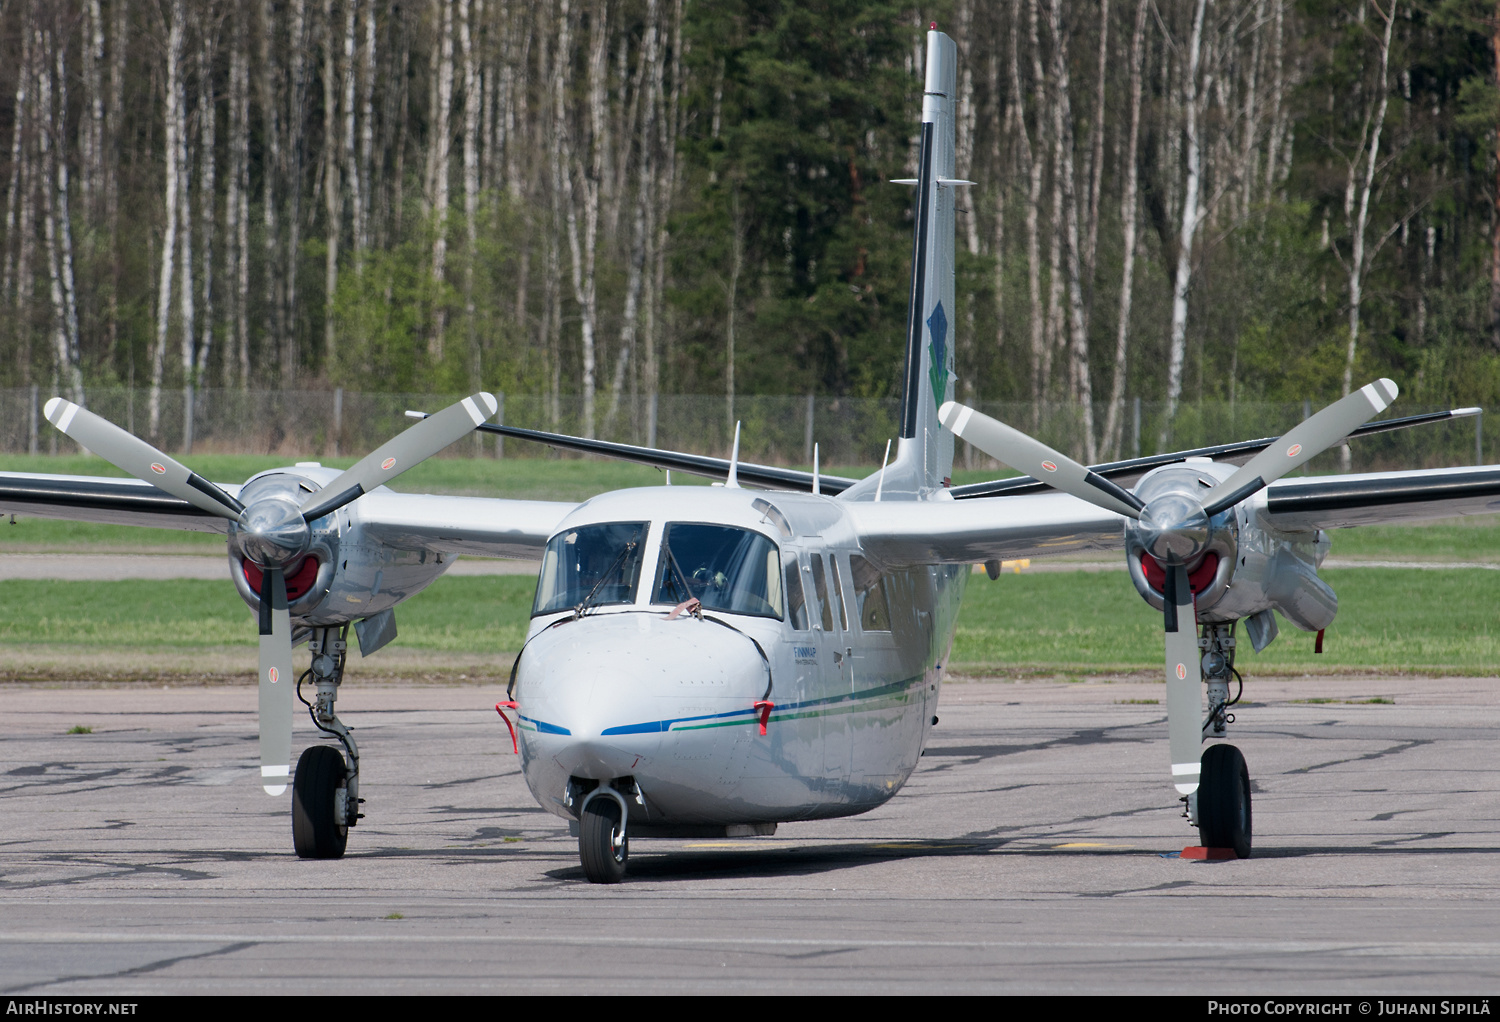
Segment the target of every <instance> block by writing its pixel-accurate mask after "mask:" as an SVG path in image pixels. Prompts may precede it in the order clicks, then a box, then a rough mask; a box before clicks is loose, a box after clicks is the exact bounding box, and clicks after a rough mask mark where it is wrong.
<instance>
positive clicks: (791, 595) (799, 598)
mask: <svg viewBox="0 0 1500 1022" xmlns="http://www.w3.org/2000/svg"><path fill="white" fill-rule="evenodd" d="M786 615H787V619H788V620H789V621H791V623H792V627H793V628H795V629H796V630H797V631H799V632H805V631H807V600H806V599H805V598H804V597H803V595H802V577H801V574H800V571H799V569H798V567H797V557H796V555H795V554H787V557H786Z"/></svg>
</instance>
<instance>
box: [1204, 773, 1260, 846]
mask: <svg viewBox="0 0 1500 1022" xmlns="http://www.w3.org/2000/svg"><path fill="white" fill-rule="evenodd" d="M1200 768H1201V770H1202V773H1201V776H1200V778H1199V783H1198V838H1199V840H1201V841H1202V842H1203V845H1204V847H1206V848H1233V849H1234V854H1235V855H1236V856H1237V857H1239V858H1241V859H1248V858H1250V771H1249V769H1248V768H1247V767H1246V766H1245V757H1244V756H1242V755H1241V754H1240V750H1239V749H1236V748H1235V747H1234V746H1233V745H1210V746H1209V747H1208V748H1207V749H1204V750H1203V760H1202V762H1201V763H1200Z"/></svg>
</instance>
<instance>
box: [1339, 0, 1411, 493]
mask: <svg viewBox="0 0 1500 1022" xmlns="http://www.w3.org/2000/svg"><path fill="white" fill-rule="evenodd" d="M1371 6H1372V7H1374V9H1375V11H1376V13H1377V14H1379V16H1380V17H1382V18H1384V19H1385V34H1384V36H1383V37H1382V38H1381V42H1380V75H1379V79H1378V85H1377V89H1378V92H1377V93H1376V95H1377V96H1378V99H1377V100H1376V110H1375V116H1374V118H1373V120H1372V122H1371V131H1370V143H1369V149H1368V152H1367V153H1366V152H1363V151H1362V152H1361V153H1360V154H1359V155H1360V156H1363V157H1365V159H1364V171H1365V173H1364V180H1363V181H1362V182H1361V183H1360V188H1359V212H1358V213H1357V214H1356V215H1355V217H1354V220H1353V222H1352V223H1351V224H1350V225H1349V228H1350V230H1349V233H1350V241H1351V244H1352V251H1351V252H1350V253H1349V263H1348V270H1349V346H1348V349H1347V351H1346V352H1345V356H1344V391H1343V392H1344V395H1345V396H1346V397H1347V396H1348V395H1349V392H1350V390H1351V389H1352V387H1353V383H1354V356H1355V354H1356V353H1357V349H1358V346H1359V325H1360V324H1359V314H1360V302H1361V300H1362V299H1363V296H1364V275H1365V272H1366V270H1368V269H1369V266H1368V263H1369V261H1370V260H1372V259H1373V257H1374V253H1373V252H1369V253H1367V251H1366V243H1365V229H1366V228H1367V227H1368V226H1369V223H1370V195H1371V193H1372V192H1373V191H1374V190H1375V166H1376V164H1377V163H1379V161H1380V134H1381V131H1382V129H1383V128H1384V127H1385V111H1386V105H1387V102H1388V101H1389V99H1390V95H1389V93H1390V88H1389V84H1388V74H1389V70H1390V62H1391V33H1392V30H1393V29H1394V28H1395V26H1396V7H1397V4H1396V3H1395V2H1394V0H1393V2H1392V3H1391V9H1390V12H1389V13H1388V14H1382V13H1380V8H1379V7H1375V5H1373V4H1372V5H1371ZM1361 148H1362V149H1363V147H1361ZM1358 166H1359V159H1358V158H1356V160H1355V163H1354V164H1353V166H1351V167H1350V180H1351V181H1353V179H1354V173H1355V168H1357V167H1358ZM1349 462H1350V457H1349V446H1348V445H1347V444H1345V445H1344V446H1343V447H1342V448H1340V449H1339V465H1340V467H1342V469H1343V470H1344V471H1345V472H1347V471H1349Z"/></svg>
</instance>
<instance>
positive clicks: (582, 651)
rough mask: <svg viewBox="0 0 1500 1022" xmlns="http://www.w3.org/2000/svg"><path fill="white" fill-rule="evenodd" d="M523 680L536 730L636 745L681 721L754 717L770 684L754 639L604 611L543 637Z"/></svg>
mask: <svg viewBox="0 0 1500 1022" xmlns="http://www.w3.org/2000/svg"><path fill="white" fill-rule="evenodd" d="M516 678H517V685H516V698H517V699H518V700H519V702H520V704H521V713H522V715H523V716H524V717H526V718H527V719H528V723H529V724H531V726H533V727H535V728H536V730H537V731H538V732H540V733H552V734H561V733H566V734H567V735H569V736H571V737H573V738H574V739H592V738H595V737H603V738H606V739H609V740H610V741H612V742H618V741H622V740H624V739H626V738H629V739H630V742H629V744H630V746H631V747H632V748H636V747H639V745H640V743H641V741H642V740H643V739H645V738H647V737H648V736H651V735H660V734H663V733H666V732H668V731H670V730H671V729H672V726H673V725H674V723H678V724H680V723H682V722H684V721H686V720H688V719H697V718H705V719H706V718H709V717H713V716H721V715H723V714H725V713H734V712H741V711H742V712H745V713H749V712H751V711H752V710H753V706H754V702H755V700H757V699H759V698H761V697H762V695H763V694H764V693H765V691H766V687H767V680H768V679H767V666H766V663H765V661H764V660H762V659H761V656H760V654H759V653H758V652H757V651H756V647H755V644H754V643H753V642H751V641H750V639H749V638H748V637H747V636H744V635H740V634H737V633H736V632H734V631H732V630H730V629H728V628H725V627H724V626H722V625H719V624H715V623H713V622H709V621H699V620H696V619H692V618H687V617H684V618H679V619H677V620H675V621H668V620H666V619H665V616H664V615H663V614H660V613H624V614H600V615H596V616H593V617H587V618H584V619H582V620H580V621H574V622H570V623H568V624H564V625H560V626H558V627H556V628H553V629H551V630H549V631H547V632H543V633H541V634H540V635H538V636H536V637H535V638H533V639H532V641H531V643H530V644H529V645H528V646H527V648H526V650H525V652H524V653H523V655H522V659H521V663H520V665H519V667H518V668H517V671H516ZM652 741H653V743H654V740H652Z"/></svg>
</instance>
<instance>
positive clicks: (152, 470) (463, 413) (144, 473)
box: [44, 392, 500, 795]
mask: <svg viewBox="0 0 1500 1022" xmlns="http://www.w3.org/2000/svg"><path fill="white" fill-rule="evenodd" d="M499 407H500V405H499V402H497V401H496V400H495V398H494V396H493V395H490V394H486V393H483V392H481V393H478V394H471V395H470V396H468V397H466V398H464V399H463V400H462V401H458V402H456V403H455V404H452V405H450V406H449V407H447V408H445V409H443V410H442V411H440V412H438V413H437V414H435V415H430V416H428V417H427V418H425V419H423V420H422V421H421V422H418V423H417V424H416V425H414V426H411V427H409V428H408V429H406V430H405V431H404V432H402V433H399V434H397V435H396V436H394V437H392V438H391V439H390V440H388V441H386V442H385V443H384V444H382V445H381V446H380V447H379V448H377V449H376V450H374V451H373V452H371V453H370V454H367V455H366V456H365V457H363V458H361V459H360V460H359V461H358V462H356V463H355V464H354V465H353V466H352V467H351V468H349V469H348V470H346V471H344V472H342V473H340V474H339V475H338V476H337V477H336V478H335V479H334V480H333V482H332V483H330V484H329V485H328V486H325V487H324V488H323V489H321V490H318V491H316V492H314V493H311V494H309V495H308V496H307V498H306V499H305V500H303V502H302V503H301V505H298V504H295V503H293V502H292V501H290V500H288V499H287V498H285V497H282V496H268V497H264V498H262V499H260V500H257V501H255V502H254V503H252V504H251V505H249V506H248V507H247V506H246V505H244V504H242V503H240V501H239V500H237V499H236V498H234V497H231V496H230V495H229V494H227V493H225V492H224V491H223V490H222V489H221V488H220V487H218V486H215V485H214V484H213V483H211V482H209V481H208V480H207V479H204V478H203V477H202V476H200V475H198V474H197V473H196V472H193V471H192V470H191V469H189V468H188V467H187V466H186V465H182V464H180V463H179V462H177V461H174V460H173V459H172V458H170V457H168V456H167V455H166V454H164V453H162V452H161V451H159V450H157V449H156V448H155V447H152V446H151V445H150V444H148V443H146V442H145V441H144V440H141V439H140V438H139V437H136V436H133V435H131V434H130V433H128V432H126V431H125V430H123V429H121V428H120V427H119V426H116V425H115V424H114V423H112V422H110V421H109V420H108V419H105V418H102V417H100V416H98V415H95V414H94V413H93V412H91V411H89V410H88V409H86V408H83V407H81V406H79V405H77V404H74V403H73V402H72V401H67V400H64V399H63V398H60V397H54V398H52V400H50V401H48V402H47V404H46V405H45V407H44V412H45V414H46V416H47V421H48V422H50V423H52V425H54V426H56V427H57V428H58V429H60V430H61V431H62V432H63V433H65V434H67V436H69V437H70V438H71V439H73V440H76V441H77V442H78V443H79V444H81V445H83V446H84V447H86V448H87V449H88V450H90V451H93V452H94V453H95V454H97V455H99V456H100V457H102V458H104V460H106V461H108V462H109V463H110V464H112V465H114V466H115V467H116V468H119V469H121V470H123V471H125V472H128V473H130V474H131V475H133V476H135V477H136V478H137V479H141V480H144V481H146V482H148V483H151V484H152V485H154V486H156V487H158V488H159V489H162V490H165V491H166V492H167V493H169V494H171V495H172V496H174V497H178V498H181V499H182V500H185V501H187V502H188V503H190V504H192V505H193V506H194V507H198V508H202V509H203V510H205V511H207V512H209V513H210V514H215V515H218V516H219V517H220V518H225V519H228V520H229V521H231V522H233V523H235V536H236V539H237V540H238V542H239V547H240V551H241V552H242V553H243V554H244V555H245V557H247V558H248V559H249V560H250V561H251V562H252V563H254V564H255V565H256V566H257V567H259V568H260V569H261V571H262V577H261V601H260V681H259V687H260V691H259V707H260V773H261V784H262V786H263V787H264V788H265V790H266V792H267V793H268V794H271V795H280V794H281V793H282V792H284V791H286V786H287V783H288V780H289V778H290V776H291V761H292V707H293V696H294V691H293V690H294V689H295V688H296V685H295V682H294V678H295V675H294V674H293V667H292V623H291V616H290V613H289V612H288V610H287V594H286V571H287V569H288V568H289V567H292V566H294V565H296V564H297V563H299V562H300V561H301V559H302V557H303V555H304V554H305V553H306V552H307V546H308V542H309V540H310V539H311V532H310V530H309V526H310V525H311V524H312V523H313V522H315V521H317V520H318V519H319V518H323V517H325V516H327V515H330V514H332V513H333V512H335V511H337V510H338V509H339V508H341V507H343V506H344V505H346V504H348V503H349V502H350V501H353V500H357V499H359V497H361V496H362V495H364V494H365V493H368V492H369V491H370V490H373V489H374V488H375V487H377V486H382V485H384V484H385V483H388V482H390V481H391V480H392V479H395V478H396V477H397V476H399V475H400V474H401V473H403V472H405V471H406V470H407V469H410V468H412V467H414V466H415V465H417V464H418V463H420V462H421V461H423V460H424V459H426V458H428V457H431V456H432V455H434V454H436V453H437V452H438V451H441V450H442V449H443V448H444V447H447V446H448V445H449V444H451V443H453V442H454V441H455V440H458V439H459V438H461V437H463V436H465V435H467V434H468V433H470V432H471V431H472V430H473V429H474V427H475V426H478V425H479V424H480V423H482V422H484V421H485V420H486V419H488V418H489V417H490V416H491V415H494V414H495V412H496V411H497V410H498V409H499Z"/></svg>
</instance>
